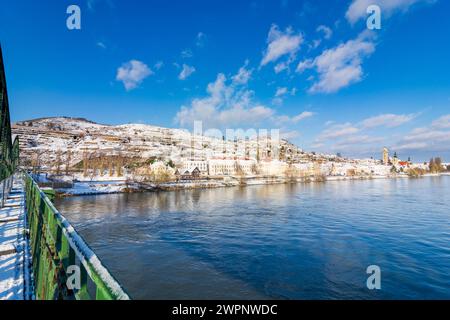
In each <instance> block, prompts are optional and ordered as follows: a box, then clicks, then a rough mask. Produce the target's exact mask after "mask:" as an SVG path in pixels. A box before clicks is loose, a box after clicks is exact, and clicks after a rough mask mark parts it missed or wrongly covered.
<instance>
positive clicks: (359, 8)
mask: <svg viewBox="0 0 450 320" xmlns="http://www.w3.org/2000/svg"><path fill="white" fill-rule="evenodd" d="M417 2H431V1H430V0H378V1H376V2H374V1H373V0H353V2H352V3H351V4H350V6H349V8H348V9H347V12H346V13H345V17H346V18H347V20H348V21H349V22H350V23H352V24H354V23H355V22H357V21H358V20H359V19H362V18H365V17H367V12H366V10H367V7H368V6H370V5H372V4H376V5H378V6H379V7H380V8H381V12H382V14H383V15H386V16H390V15H391V14H393V13H394V12H395V11H399V10H407V9H408V8H409V7H410V6H411V5H413V4H415V3H417Z"/></svg>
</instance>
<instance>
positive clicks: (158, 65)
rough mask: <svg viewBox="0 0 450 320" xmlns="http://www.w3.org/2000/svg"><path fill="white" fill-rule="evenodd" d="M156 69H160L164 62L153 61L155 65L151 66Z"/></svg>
mask: <svg viewBox="0 0 450 320" xmlns="http://www.w3.org/2000/svg"><path fill="white" fill-rule="evenodd" d="M153 67H154V68H155V69H156V70H159V69H161V68H162V67H164V62H163V61H158V62H157V63H155V65H154V66H153Z"/></svg>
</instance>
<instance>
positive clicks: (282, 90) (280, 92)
mask: <svg viewBox="0 0 450 320" xmlns="http://www.w3.org/2000/svg"><path fill="white" fill-rule="evenodd" d="M287 92H288V88H286V87H281V88H280V87H279V88H278V89H277V91H276V92H275V97H281V96H284V95H285V94H286V93H287Z"/></svg>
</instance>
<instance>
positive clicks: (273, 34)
mask: <svg viewBox="0 0 450 320" xmlns="http://www.w3.org/2000/svg"><path fill="white" fill-rule="evenodd" d="M302 42H303V37H302V35H301V34H294V31H293V30H292V28H290V27H289V28H287V29H286V30H285V31H284V32H283V31H281V30H280V29H279V27H278V26H277V25H276V24H273V25H272V27H271V28H270V31H269V35H268V38H267V49H266V50H265V52H264V53H263V59H262V60H261V66H265V65H266V64H268V63H270V62H275V61H277V60H278V59H280V58H281V57H283V56H285V55H289V56H290V58H292V57H293V56H295V54H296V53H297V51H298V50H299V49H300V45H301V43H302Z"/></svg>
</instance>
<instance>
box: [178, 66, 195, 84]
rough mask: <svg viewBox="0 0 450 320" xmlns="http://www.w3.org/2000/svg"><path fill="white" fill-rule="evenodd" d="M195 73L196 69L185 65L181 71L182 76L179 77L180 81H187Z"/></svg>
mask: <svg viewBox="0 0 450 320" xmlns="http://www.w3.org/2000/svg"><path fill="white" fill-rule="evenodd" d="M194 72H195V68H194V67H191V66H188V65H187V64H183V69H182V70H181V72H180V74H179V75H178V79H180V80H186V79H187V78H189V77H190V76H191V74H193V73H194Z"/></svg>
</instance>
